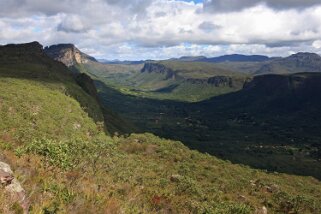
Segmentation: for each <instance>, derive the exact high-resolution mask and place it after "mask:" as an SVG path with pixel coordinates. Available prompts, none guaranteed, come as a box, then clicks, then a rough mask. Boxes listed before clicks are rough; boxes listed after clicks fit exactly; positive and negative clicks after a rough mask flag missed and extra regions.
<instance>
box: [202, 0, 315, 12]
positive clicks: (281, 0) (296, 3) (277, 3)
mask: <svg viewBox="0 0 321 214" xmlns="http://www.w3.org/2000/svg"><path fill="white" fill-rule="evenodd" d="M260 4H264V5H267V6H268V7H271V8H274V9H277V10H285V9H292V8H295V9H303V8H308V7H312V6H315V5H320V4H321V2H320V0H303V1H302V0H205V1H204V9H205V10H206V11H214V12H231V11H238V10H243V9H246V8H250V7H254V6H257V5H260Z"/></svg>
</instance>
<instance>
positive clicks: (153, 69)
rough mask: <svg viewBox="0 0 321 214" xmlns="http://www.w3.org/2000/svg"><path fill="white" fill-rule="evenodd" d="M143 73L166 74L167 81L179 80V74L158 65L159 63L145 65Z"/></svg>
mask: <svg viewBox="0 0 321 214" xmlns="http://www.w3.org/2000/svg"><path fill="white" fill-rule="evenodd" d="M141 72H142V73H159V74H165V75H166V77H165V79H166V80H167V79H177V74H176V73H175V72H174V71H173V70H172V69H170V68H168V67H166V66H165V65H162V64H158V63H145V65H144V67H143V69H142V70H141Z"/></svg>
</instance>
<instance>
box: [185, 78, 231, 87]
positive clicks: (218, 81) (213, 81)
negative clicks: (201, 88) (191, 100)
mask: <svg viewBox="0 0 321 214" xmlns="http://www.w3.org/2000/svg"><path fill="white" fill-rule="evenodd" d="M186 82H188V83H191V84H209V85H213V86H215V87H224V86H228V87H233V80H232V78H231V77H228V76H214V77H210V78H207V79H195V78H189V79H186Z"/></svg>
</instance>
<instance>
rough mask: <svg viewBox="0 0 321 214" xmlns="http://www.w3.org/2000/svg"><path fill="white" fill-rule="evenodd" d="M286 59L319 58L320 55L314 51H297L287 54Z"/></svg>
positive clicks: (320, 58)
mask: <svg viewBox="0 0 321 214" xmlns="http://www.w3.org/2000/svg"><path fill="white" fill-rule="evenodd" d="M288 59H296V60H301V61H303V60H304V61H305V60H321V57H320V56H319V55H318V54H316V53H307V52H299V53H296V54H293V55H291V56H289V57H288Z"/></svg>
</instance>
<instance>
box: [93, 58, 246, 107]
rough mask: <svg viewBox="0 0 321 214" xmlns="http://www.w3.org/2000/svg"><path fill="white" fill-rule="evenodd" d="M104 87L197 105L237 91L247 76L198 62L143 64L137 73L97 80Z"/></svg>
mask: <svg viewBox="0 0 321 214" xmlns="http://www.w3.org/2000/svg"><path fill="white" fill-rule="evenodd" d="M98 77H99V78H100V80H101V81H104V82H105V83H106V84H107V85H109V86H111V87H113V88H115V89H117V90H119V91H121V92H122V93H124V94H130V95H135V96H141V97H149V98H154V99H161V100H166V99H168V100H180V101H187V102H196V101H199V100H203V99H207V98H209V97H213V96H217V95H221V94H225V93H230V92H232V91H237V90H239V89H241V88H242V87H243V84H244V83H245V81H246V80H247V79H248V78H249V76H247V75H245V74H240V73H238V72H231V71H229V70H224V69H222V68H219V67H216V66H215V65H213V64H208V63H197V62H178V61H160V62H146V63H145V64H144V67H143V68H142V69H141V70H140V71H139V72H131V73H127V75H125V74H123V75H119V74H118V75H114V76H113V77H111V76H109V77H106V76H105V77H104V76H98Z"/></svg>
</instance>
